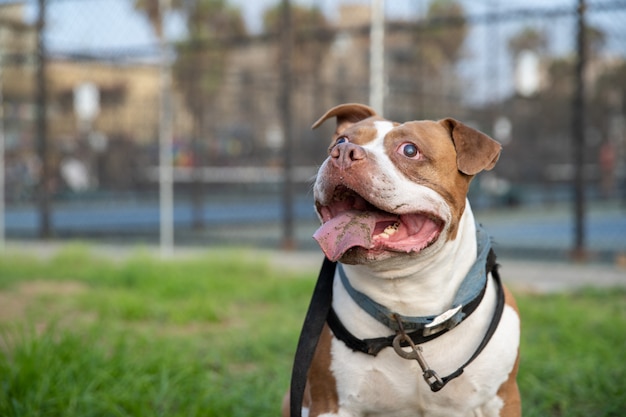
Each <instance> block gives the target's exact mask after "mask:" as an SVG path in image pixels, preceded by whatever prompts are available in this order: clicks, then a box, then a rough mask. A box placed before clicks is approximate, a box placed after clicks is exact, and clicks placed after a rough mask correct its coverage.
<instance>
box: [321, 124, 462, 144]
mask: <svg viewBox="0 0 626 417" xmlns="http://www.w3.org/2000/svg"><path fill="white" fill-rule="evenodd" d="M341 136H346V137H347V138H348V139H349V140H350V142H352V143H355V144H357V145H361V146H368V145H375V144H377V143H378V144H381V143H382V142H384V141H385V139H387V140H397V139H401V138H402V139H406V140H411V141H414V142H416V144H423V143H424V142H430V141H434V142H436V143H439V142H442V143H443V144H446V143H449V144H451V141H450V137H449V134H448V133H447V131H446V130H445V128H444V127H443V126H441V125H440V124H439V123H437V122H434V121H430V120H417V121H410V122H405V123H397V122H392V121H389V120H383V119H367V120H363V121H361V122H358V123H355V124H353V125H351V126H349V127H347V128H345V129H343V130H341V131H340V132H338V133H336V134H335V135H334V138H333V140H335V139H337V138H338V137H341Z"/></svg>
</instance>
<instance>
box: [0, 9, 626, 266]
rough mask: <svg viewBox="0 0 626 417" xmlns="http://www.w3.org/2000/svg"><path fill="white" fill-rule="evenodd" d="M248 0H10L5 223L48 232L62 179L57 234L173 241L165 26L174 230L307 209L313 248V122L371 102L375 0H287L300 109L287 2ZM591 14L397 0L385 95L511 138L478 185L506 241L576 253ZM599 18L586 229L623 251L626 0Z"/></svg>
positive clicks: (608, 249)
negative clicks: (579, 107) (164, 74)
mask: <svg viewBox="0 0 626 417" xmlns="http://www.w3.org/2000/svg"><path fill="white" fill-rule="evenodd" d="M246 3H248V4H246ZM249 3H251V2H245V1H238V2H231V3H228V2H226V1H224V2H221V3H220V2H209V1H203V0H194V1H172V2H169V7H170V9H169V10H168V11H167V12H166V13H164V16H163V18H162V19H161V17H160V15H159V14H158V9H154V8H151V5H152V6H154V5H155V4H158V2H151V1H149V0H106V1H104V0H47V1H42V0H40V1H32V0H31V1H28V0H24V1H1V2H0V57H1V66H0V68H1V77H0V79H1V82H2V88H1V91H2V108H3V118H2V119H3V125H4V126H3V131H4V169H5V201H6V213H5V219H6V233H7V236H8V237H9V238H30V237H36V236H38V235H39V234H40V222H41V204H40V201H41V199H40V198H39V197H40V196H41V194H42V193H44V191H47V194H48V195H49V197H50V205H49V212H50V213H49V216H50V223H51V233H52V235H54V236H57V237H68V236H70V237H71V236H79V237H83V238H91V237H97V238H102V239H104V238H106V239H109V240H111V239H114V240H124V241H129V242H137V241H153V240H155V239H156V238H157V236H158V224H159V223H158V218H159V207H158V178H159V171H158V166H159V142H158V137H159V126H160V124H159V122H160V118H161V113H160V103H161V97H162V94H163V91H162V88H161V85H162V84H161V78H160V62H161V61H160V50H159V37H158V34H159V33H162V35H163V36H164V39H165V40H166V44H167V48H168V60H169V61H168V62H169V63H170V65H169V70H170V73H171V76H172V89H171V91H170V92H169V94H170V95H169V97H170V99H171V100H170V101H171V120H172V126H173V132H174V135H173V138H172V152H173V165H174V171H173V175H174V183H175V185H174V190H175V197H176V198H175V210H174V222H175V225H176V240H177V242H178V243H179V244H203V245H212V244H225V243H234V244H244V245H249V244H251V245H263V246H265V245H272V246H279V245H280V240H281V236H282V235H281V233H282V232H281V221H282V219H283V218H284V217H285V216H286V215H287V214H291V215H292V216H293V218H294V221H295V225H296V226H295V235H296V241H297V243H298V246H299V247H301V248H313V247H314V244H313V241H312V240H311V239H310V236H311V234H312V232H313V231H314V230H315V227H316V217H315V214H314V212H313V208H312V195H311V183H312V178H313V177H314V175H315V169H316V167H317V166H318V165H319V164H320V163H321V161H322V160H323V159H324V158H325V155H326V148H327V145H328V143H327V139H326V138H327V137H328V129H329V127H323V128H321V129H320V130H321V131H320V132H312V131H311V130H310V126H311V124H312V122H313V121H315V120H316V119H317V118H318V117H319V116H320V115H321V114H323V113H324V112H325V110H326V109H328V108H329V107H331V106H334V105H336V104H339V103H343V102H362V103H367V101H368V99H369V85H370V84H369V82H370V67H369V57H370V4H369V2H365V1H362V2H355V1H340V2H329V1H302V2H296V1H295V0H294V1H292V2H291V13H290V15H291V19H292V20H291V21H292V27H293V31H292V39H290V41H291V42H292V43H293V45H294V47H293V49H292V53H291V60H290V65H289V67H290V68H291V71H290V72H289V74H288V75H289V79H290V84H291V86H292V88H291V89H290V91H289V101H288V103H290V108H289V109H288V110H289V111H285V109H284V108H282V107H281V106H284V103H285V101H284V100H283V99H281V97H282V96H281V94H282V91H283V90H282V89H283V86H284V83H285V73H284V68H285V67H281V62H282V61H281V59H283V58H284V55H283V53H284V47H283V45H285V39H284V36H285V32H284V30H282V29H283V28H284V26H283V23H284V22H283V21H281V4H279V3H278V2H271V1H267V2H254V3H255V5H254V7H252V6H251V5H250V4H249ZM42 4H43V5H44V6H45V16H43V17H42V16H41V15H40V13H39V12H40V10H41V8H40V6H41V5H42ZM155 10H156V12H155ZM155 13H156V14H155ZM578 13H579V8H578V3H576V2H575V1H559V2H550V4H546V3H545V2H530V3H529V2H521V1H520V2H517V1H512V2H510V1H507V2H505V1H501V0H481V1H471V2H470V1H465V0H457V1H443V0H432V1H425V0H424V1H409V0H402V1H400V0H398V1H393V2H387V4H386V22H385V37H384V57H385V58H384V73H383V74H382V76H384V80H385V100H384V108H383V109H378V110H382V113H383V114H384V115H385V116H386V117H387V118H389V119H392V120H398V121H404V120H412V119H440V118H444V117H454V118H457V119H459V120H462V121H464V122H466V123H469V124H471V125H473V126H475V127H477V128H479V129H480V130H482V131H484V132H486V133H487V134H489V135H491V136H492V137H494V138H495V139H497V140H499V141H500V142H501V143H502V144H503V146H504V151H503V154H502V157H501V160H500V162H499V163H498V165H497V167H496V169H495V170H494V171H492V172H489V173H483V174H481V176H479V177H478V178H477V179H476V180H475V182H474V184H473V188H472V190H471V200H472V203H473V206H474V207H475V209H476V210H477V211H479V213H478V217H479V219H480V220H481V221H483V223H484V224H485V225H486V226H487V227H488V228H489V229H490V231H491V232H492V234H493V235H494V236H495V239H496V244H497V245H499V246H500V250H501V251H503V252H505V253H509V254H528V255H529V256H539V255H542V254H543V255H546V254H549V255H550V256H552V255H554V254H556V253H559V254H566V253H568V251H569V250H570V249H572V245H573V239H574V238H573V234H574V230H573V229H574V219H573V216H574V210H573V208H572V200H573V190H574V187H573V180H574V177H575V175H574V174H575V172H576V169H577V168H576V166H575V164H574V163H573V155H574V151H575V149H574V142H573V140H572V137H573V131H572V126H573V124H572V120H573V119H575V118H576V117H578V116H577V115H576V114H575V112H576V109H575V107H574V105H573V96H574V92H575V91H576V88H577V85H576V83H577V81H576V77H575V65H576V59H577V56H578V50H577V43H576V39H577V21H578V20H577V19H578V17H579V14H578ZM39 17H42V19H39ZM584 17H585V22H586V26H585V27H586V29H585V35H586V36H585V38H586V48H585V54H584V56H585V73H584V89H585V90H584V91H585V99H586V106H585V109H584V118H585V132H584V137H585V143H584V152H583V153H584V164H583V172H584V175H585V180H586V183H585V188H584V190H585V202H586V211H585V216H586V217H585V231H586V241H585V245H586V249H588V251H589V253H591V254H592V255H593V256H595V257H600V258H602V259H609V260H611V261H612V260H615V259H617V260H620V259H622V261H623V256H624V255H623V254H624V253H626V211H625V210H626V208H625V207H626V133H625V126H624V125H625V121H624V120H625V119H624V118H625V116H626V2H624V1H621V0H594V1H589V0H588V1H587V2H586V7H585V10H584ZM40 23H42V24H40ZM161 23H162V24H161ZM40 31H41V32H40ZM39 34H41V35H42V36H41V39H42V45H43V49H41V50H38V42H37V41H38V36H39ZM38 51H41V52H42V53H41V54H38ZM42 62H43V65H44V72H45V80H44V83H43V85H42V83H41V81H40V80H38V78H37V73H38V70H39V69H40V65H42ZM281 68H282V69H281ZM42 89H43V90H42ZM38 92H39V93H40V95H38V94H37V93H38ZM38 108H44V109H45V115H46V124H45V130H44V131H43V134H42V133H41V132H42V130H40V125H38V119H37V114H38V113H37V109H38ZM284 114H290V115H291V119H290V123H289V124H287V126H290V130H291V131H290V132H285V126H286V124H285V123H284V122H285V121H284V117H283V115H284ZM42 140H45V142H46V144H47V146H46V148H45V149H46V151H45V156H44V155H42V151H41V142H42ZM286 143H289V144H290V146H291V149H292V152H291V153H290V154H289V155H286V154H285V144H286ZM287 157H288V158H289V161H288V162H287V163H288V164H291V165H292V166H293V167H294V169H293V170H292V171H289V172H291V175H292V177H291V178H290V181H288V182H287V184H290V183H293V185H292V187H293V190H294V194H293V198H292V201H291V202H290V203H288V204H287V205H285V204H284V201H285V198H284V186H285V183H286V182H285V179H284V178H283V176H282V174H283V167H284V166H285V164H286V160H285V158H287ZM42 158H45V163H46V164H47V166H49V169H48V170H46V171H45V172H46V173H47V174H46V176H45V177H46V178H41V172H42V169H41V167H42V165H44V164H43V163H42V160H43V159H42ZM287 211H289V213H286V212H287Z"/></svg>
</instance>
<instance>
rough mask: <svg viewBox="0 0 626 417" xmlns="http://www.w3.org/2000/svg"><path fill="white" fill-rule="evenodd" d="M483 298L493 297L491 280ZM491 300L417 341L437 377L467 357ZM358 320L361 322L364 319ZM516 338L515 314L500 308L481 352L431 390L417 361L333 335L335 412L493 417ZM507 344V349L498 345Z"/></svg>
mask: <svg viewBox="0 0 626 417" xmlns="http://www.w3.org/2000/svg"><path fill="white" fill-rule="evenodd" d="M485 298H487V299H493V298H495V290H494V288H493V285H491V286H490V287H488V290H487V294H486V295H485ZM345 301H347V300H345ZM346 304H348V303H347V302H346V303H345V304H344V306H345V307H347V309H348V311H349V310H350V308H349V305H346ZM493 304H494V303H493V302H491V303H490V302H487V303H483V304H482V305H481V306H480V307H479V309H478V310H477V311H476V312H475V313H474V314H473V315H472V316H471V317H470V318H468V319H467V320H466V321H465V322H464V323H463V325H462V326H459V327H457V328H456V329H453V330H452V331H450V332H449V333H448V334H445V335H443V336H441V337H439V338H437V339H435V340H433V341H430V342H428V343H425V344H423V345H422V347H423V354H424V357H425V359H426V360H427V361H428V363H429V365H430V366H431V367H432V369H434V370H435V371H436V372H438V374H439V376H441V377H443V376H446V375H448V374H450V373H452V372H454V371H455V370H456V369H458V367H460V366H461V365H463V364H464V363H465V362H466V361H467V360H468V359H469V358H470V357H471V355H472V353H473V351H474V350H475V348H476V346H477V345H478V344H480V341H481V340H482V337H483V335H484V332H485V330H486V326H487V323H488V322H489V320H488V316H489V315H490V314H492V311H493ZM340 309H341V308H340ZM486 318H487V319H486ZM362 325H365V326H367V324H366V322H362ZM518 340H519V318H518V316H517V314H516V313H515V311H514V310H513V309H511V308H510V307H505V310H504V313H503V315H502V318H501V321H500V324H499V326H498V330H497V331H496V333H495V334H494V336H493V338H492V340H491V342H490V343H489V345H487V347H486V348H485V350H484V351H483V354H481V355H480V356H479V357H478V358H477V359H476V360H475V361H474V362H472V363H471V364H470V365H469V366H468V368H467V369H466V372H464V374H463V375H461V376H460V377H459V378H457V379H455V380H453V381H451V382H450V383H449V384H448V385H446V387H445V388H443V389H442V390H441V391H439V392H432V391H431V390H430V387H429V386H428V385H427V383H426V382H425V381H424V379H423V377H422V370H421V368H420V367H419V365H418V364H417V362H416V361H414V360H407V359H403V358H401V357H400V356H398V355H397V354H396V353H395V351H394V350H393V348H385V349H383V350H382V351H381V352H380V353H379V354H378V355H377V356H375V357H374V356H370V355H365V354H362V353H356V352H354V351H352V350H351V349H350V348H348V347H347V346H346V345H345V344H344V343H343V342H342V341H340V340H338V339H333V342H332V345H331V355H332V365H331V370H332V372H333V375H334V377H335V378H336V380H337V389H338V393H337V394H338V397H339V405H340V408H339V412H338V413H337V416H355V417H356V416H386V417H393V416H397V417H402V416H412V417H439V416H446V417H454V416H459V417H460V416H494V417H496V416H499V412H500V409H501V407H502V405H503V404H502V401H501V400H500V398H499V397H497V395H496V393H497V391H498V387H499V386H500V385H501V384H502V383H503V382H504V381H505V380H506V379H507V377H508V374H509V373H510V372H511V370H512V369H513V366H514V363H515V359H516V356H517V349H516V346H517V341H518ZM461 341H462V342H461ZM512 342H515V343H512ZM507 345H508V346H511V349H508V350H502V346H507ZM328 416H330V415H328Z"/></svg>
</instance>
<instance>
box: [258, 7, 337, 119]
mask: <svg viewBox="0 0 626 417" xmlns="http://www.w3.org/2000/svg"><path fill="white" fill-rule="evenodd" d="M281 7H282V6H281V4H280V2H278V4H277V5H276V6H274V7H272V8H269V9H267V10H266V11H265V13H264V15H263V30H264V31H265V33H268V34H271V35H278V34H280V32H281V24H282V21H281ZM291 16H292V22H293V23H292V25H293V28H294V36H295V39H294V44H295V48H294V51H293V57H292V69H293V78H294V80H295V82H296V84H297V82H298V80H302V79H309V80H311V81H312V86H311V87H312V88H311V91H312V92H313V94H311V99H312V100H313V101H314V103H313V105H312V106H313V109H314V113H315V114H317V113H320V112H321V111H322V109H321V108H319V106H318V103H317V99H318V98H320V94H319V92H320V88H319V86H320V82H321V78H320V76H321V72H322V71H321V68H322V65H323V62H324V60H323V57H324V56H325V55H326V53H327V51H328V48H329V47H330V44H331V39H332V36H331V32H330V31H329V28H330V25H329V23H328V21H327V20H326V17H325V16H324V14H323V13H322V11H321V10H320V9H319V8H317V7H315V6H314V7H305V6H301V5H292V6H291ZM276 62H278V59H277V60H276ZM296 90H300V91H302V89H298V88H297V89H296Z"/></svg>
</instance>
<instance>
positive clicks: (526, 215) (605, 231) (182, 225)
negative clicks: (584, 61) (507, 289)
mask: <svg viewBox="0 0 626 417" xmlns="http://www.w3.org/2000/svg"><path fill="white" fill-rule="evenodd" d="M294 212H295V213H294V214H295V223H296V225H295V228H296V230H295V233H296V241H297V243H298V247H299V248H302V249H315V248H316V246H315V243H314V242H313V241H312V239H311V235H312V234H313V232H314V231H315V229H316V227H317V219H316V216H315V214H314V212H313V208H312V203H311V196H310V195H300V196H298V197H297V199H296V201H295V205H294ZM192 213H193V209H192V207H191V204H190V203H189V202H188V201H178V202H177V203H176V206H175V211H174V217H175V224H176V229H177V231H178V233H177V241H178V242H180V243H182V244H200V245H213V246H215V245H220V244H238V245H242V244H243V245H247V246H257V247H267V246H270V247H279V246H280V242H281V236H282V231H281V222H280V220H281V216H282V207H281V204H280V198H277V196H276V195H270V196H263V195H258V194H257V195H252V196H243V197H242V196H239V197H237V198H230V199H223V198H222V199H218V198H212V197H207V199H206V205H205V207H204V210H203V219H204V222H205V224H206V228H205V229H202V230H200V229H194V228H192V227H191V223H192ZM475 214H476V218H477V219H478V220H479V221H480V222H481V223H482V224H483V225H484V226H485V227H486V229H487V230H488V232H489V233H490V234H491V235H492V236H493V238H494V245H495V247H496V248H497V249H498V251H499V253H500V254H501V255H507V256H510V257H517V258H520V257H522V258H535V259H551V258H553V257H560V258H563V257H565V256H567V253H568V252H569V250H570V249H571V247H572V242H573V241H574V230H573V226H572V225H573V219H572V213H571V210H570V208H569V207H568V206H566V205H553V206H550V207H545V206H535V207H524V208H516V209H500V210H480V211H476V213H475ZM5 221H6V227H7V235H8V236H9V238H24V237H33V236H36V233H37V224H38V216H37V212H36V210H35V209H34V207H32V206H24V207H9V208H8V209H7V211H6V219H5ZM52 224H53V227H54V229H55V231H56V235H57V236H58V237H80V238H105V237H106V238H108V239H109V240H115V238H116V237H119V238H120V239H121V240H124V241H129V242H132V241H146V240H148V241H152V242H155V241H156V238H157V237H158V225H159V209H158V204H157V202H156V201H132V200H131V201H101V202H99V203H89V204H85V203H71V202H66V203H63V204H55V206H54V208H53V218H52ZM585 232H586V243H587V248H588V249H589V251H590V252H591V254H592V256H595V257H596V258H598V259H601V260H603V261H609V262H613V261H614V260H615V259H617V258H618V257H620V256H624V255H626V207H624V206H623V205H619V204H617V203H613V204H601V205H600V204H596V205H590V207H589V211H588V217H587V221H586V229H585ZM136 236H141V239H137V238H136ZM146 236H147V238H146Z"/></svg>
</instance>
